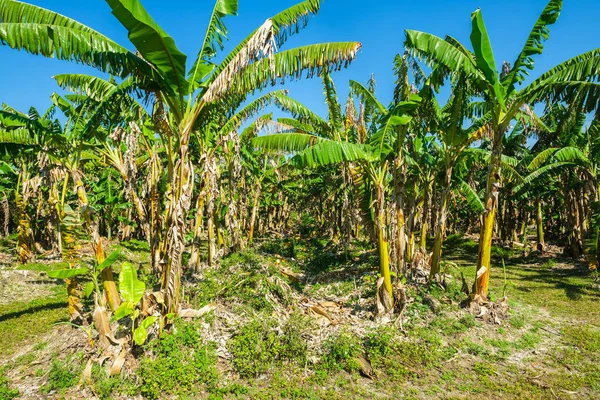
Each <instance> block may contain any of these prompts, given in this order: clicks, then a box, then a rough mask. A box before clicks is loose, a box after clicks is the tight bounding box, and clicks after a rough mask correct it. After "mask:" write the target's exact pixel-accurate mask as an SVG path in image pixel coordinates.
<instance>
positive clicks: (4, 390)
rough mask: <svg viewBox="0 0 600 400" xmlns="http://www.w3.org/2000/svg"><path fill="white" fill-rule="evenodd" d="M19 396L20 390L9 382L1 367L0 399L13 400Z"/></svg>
mask: <svg viewBox="0 0 600 400" xmlns="http://www.w3.org/2000/svg"><path fill="white" fill-rule="evenodd" d="M18 396H19V391H18V390H17V389H13V388H11V387H10V385H9V384H8V379H7V378H6V375H5V371H4V369H0V400H12V399H16V398H17V397H18Z"/></svg>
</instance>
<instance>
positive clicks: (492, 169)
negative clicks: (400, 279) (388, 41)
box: [405, 0, 600, 299]
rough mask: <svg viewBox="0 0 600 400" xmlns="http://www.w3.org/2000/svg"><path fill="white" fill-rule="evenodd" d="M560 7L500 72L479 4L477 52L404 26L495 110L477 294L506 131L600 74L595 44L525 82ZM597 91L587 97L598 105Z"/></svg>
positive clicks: (483, 277) (423, 50)
mask: <svg viewBox="0 0 600 400" xmlns="http://www.w3.org/2000/svg"><path fill="white" fill-rule="evenodd" d="M561 9H562V0H551V1H550V2H549V3H548V4H547V6H546V7H545V8H544V10H543V11H542V13H541V15H540V17H539V18H538V20H537V22H536V23H535V25H534V27H533V29H532V31H531V33H530V34H529V37H528V38H527V41H526V42H525V45H524V47H523V50H522V51H521V52H520V53H519V55H518V57H517V59H516V60H515V62H514V64H513V66H512V68H511V67H510V65H509V64H505V65H503V67H502V73H501V74H499V73H498V69H497V67H496V63H495V60H494V53H493V50H492V45H491V42H490V40H489V36H488V34H487V29H486V27H485V24H484V21H483V16H482V13H481V10H479V9H478V10H476V11H475V12H474V13H473V14H472V15H471V22H472V30H471V36H470V39H471V45H472V48H473V52H474V56H472V55H470V53H469V52H467V51H465V49H466V47H465V46H464V45H462V44H461V43H459V42H458V41H456V40H452V41H447V40H444V39H442V38H439V37H437V36H434V35H431V34H428V33H424V32H419V31H414V30H407V31H406V42H405V45H406V48H407V49H409V50H410V51H411V52H413V53H414V55H415V56H417V57H420V58H423V59H426V60H427V61H429V62H432V63H434V64H440V65H443V66H445V67H446V68H449V69H451V70H453V71H460V72H461V73H463V74H465V75H466V76H467V77H469V79H471V80H472V81H473V84H474V85H477V86H478V87H479V88H480V90H481V91H482V93H483V94H484V95H483V97H484V100H485V102H486V103H487V109H488V110H489V111H490V113H491V118H490V126H491V130H492V132H493V140H492V157H491V159H490V163H489V167H488V174H487V185H486V193H485V207H486V208H485V212H484V215H483V224H482V227H481V235H480V240H479V255H478V261H477V267H476V270H477V273H476V283H475V285H474V289H475V290H474V292H475V295H476V296H478V298H480V299H486V298H487V294H488V286H489V276H490V268H491V263H490V257H491V243H492V236H493V227H494V222H495V216H496V210H497V205H498V196H499V191H500V185H501V182H500V169H501V155H502V137H503V136H504V134H505V132H506V131H507V129H508V127H509V125H510V124H511V121H512V120H513V119H514V118H515V116H516V114H517V113H518V112H519V110H520V109H521V108H522V107H523V106H524V105H526V104H527V103H533V102H537V101H541V100H542V99H546V98H547V97H548V95H549V94H550V95H551V96H553V98H556V99H557V98H561V96H564V95H565V94H567V93H569V92H572V91H573V90H577V89H579V90H583V91H586V92H587V93H589V94H593V93H594V91H595V90H596V88H597V85H596V84H595V83H594V82H595V80H596V79H597V77H598V76H599V75H600V50H598V49H596V50H592V51H590V52H587V53H584V54H581V55H579V56H577V57H575V58H573V59H571V60H568V61H565V62H563V63H562V64H559V65H558V66H556V67H554V68H552V69H551V70H549V71H548V72H546V73H544V74H542V75H541V76H540V77H539V78H538V79H535V80H534V81H532V82H531V83H529V84H528V85H526V86H525V87H523V88H520V85H521V84H522V83H524V81H525V79H526V77H527V75H528V70H532V69H533V66H534V60H533V56H535V55H537V54H541V53H542V51H543V48H544V46H543V43H544V41H545V40H546V39H547V38H548V36H549V26H550V25H552V24H554V23H555V22H556V21H557V20H558V17H559V14H560V11H561ZM593 98H594V97H592V98H591V99H590V102H589V103H588V106H589V107H594V106H595V105H597V103H594V102H593V101H592V100H593Z"/></svg>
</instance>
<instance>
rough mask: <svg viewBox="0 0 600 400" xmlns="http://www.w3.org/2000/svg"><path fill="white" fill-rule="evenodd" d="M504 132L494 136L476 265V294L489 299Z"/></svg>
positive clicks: (474, 291)
mask: <svg viewBox="0 0 600 400" xmlns="http://www.w3.org/2000/svg"><path fill="white" fill-rule="evenodd" d="M500 132H502V134H499V133H498V132H496V134H495V137H494V146H493V150H492V157H491V160H490V165H489V167H488V174H487V185H486V189H485V210H484V212H483V216H482V219H483V220H482V224H481V233H480V236H479V254H478V258H477V266H476V279H475V285H474V286H475V287H474V290H473V293H474V295H478V296H479V297H480V298H481V299H484V300H485V299H487V295H488V289H489V283H490V270H491V256H492V238H493V235H494V222H495V217H496V209H497V206H498V195H499V193H500V170H501V166H502V164H501V156H502V147H501V140H502V135H503V133H504V130H503V129H502V130H500Z"/></svg>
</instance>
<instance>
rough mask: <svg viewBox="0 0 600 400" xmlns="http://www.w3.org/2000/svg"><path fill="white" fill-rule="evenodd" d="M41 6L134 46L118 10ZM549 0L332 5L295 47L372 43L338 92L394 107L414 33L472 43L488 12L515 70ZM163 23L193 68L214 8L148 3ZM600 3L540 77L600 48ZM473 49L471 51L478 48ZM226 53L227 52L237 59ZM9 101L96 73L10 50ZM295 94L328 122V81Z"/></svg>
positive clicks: (247, 18) (266, 1)
mask: <svg viewBox="0 0 600 400" xmlns="http://www.w3.org/2000/svg"><path fill="white" fill-rule="evenodd" d="M31 2H32V3H34V4H37V5H39V6H42V7H45V8H49V9H51V10H54V11H57V12H59V13H61V14H65V15H67V16H69V17H71V18H75V19H77V20H78V21H80V22H82V23H84V24H87V25H89V26H91V27H92V28H94V29H96V30H98V31H100V32H102V33H103V34H105V35H107V36H109V37H110V38H112V39H113V40H115V41H117V42H119V43H121V44H123V45H126V46H127V47H130V48H131V46H129V44H128V43H129V42H128V40H127V33H126V31H125V29H124V28H123V27H122V26H121V25H120V24H119V22H118V21H117V20H116V19H115V18H114V17H113V16H112V14H111V13H110V9H109V7H108V5H107V4H106V3H105V2H104V1H100V0H88V1H81V0H33V1H31ZM295 3H297V1H294V0H254V1H252V0H240V7H239V15H238V16H237V17H228V18H227V19H226V23H227V26H228V28H229V31H230V41H229V43H228V45H227V48H231V47H233V46H234V45H235V44H236V43H237V42H238V41H239V40H241V39H242V38H244V37H245V36H247V35H248V34H249V33H250V32H251V31H252V30H253V29H254V28H256V27H257V26H259V25H260V24H261V23H262V22H263V21H264V20H265V19H266V18H268V17H269V16H271V15H273V14H275V13H276V12H278V11H280V10H282V9H285V8H287V7H289V6H291V5H293V4H295ZM546 3H547V1H546V0H505V1H499V0H477V1H474V0H427V1H425V0H423V1H408V0H380V1H364V0H326V1H324V3H323V5H322V8H321V11H320V12H319V14H318V15H317V16H316V17H314V18H312V19H311V21H310V23H309V25H308V27H307V28H305V29H304V30H303V31H301V32H300V34H299V35H296V36H294V37H292V38H291V40H289V41H288V42H287V43H286V45H285V48H291V47H293V46H299V45H305V44H310V43H320V42H328V41H360V42H362V44H363V48H362V50H361V51H360V52H359V54H358V56H357V58H356V60H355V61H354V63H353V64H352V65H351V66H350V67H349V68H348V69H347V70H342V71H340V72H337V73H335V75H334V80H335V82H336V85H337V88H338V93H339V94H340V97H341V98H342V99H345V97H346V96H347V93H348V90H347V86H348V85H347V82H348V80H349V79H355V80H358V81H361V82H365V81H366V80H367V79H368V78H369V76H370V75H371V73H375V76H376V79H377V82H378V92H377V94H378V97H379V98H380V99H381V100H383V102H384V103H385V104H387V103H388V102H389V101H390V100H391V95H392V90H393V76H392V60H393V58H394V56H395V54H397V53H399V52H402V43H403V40H404V29H416V30H421V31H425V32H429V33H433V34H436V35H438V36H444V35H446V34H450V35H452V36H454V37H456V38H457V39H459V40H460V41H462V42H463V43H465V44H467V45H468V44H469V33H470V13H471V12H472V11H474V10H475V9H477V8H478V7H481V9H482V12H483V16H484V19H485V22H486V25H487V28H488V32H489V35H490V37H491V41H492V46H493V49H494V53H495V55H496V63H497V64H498V66H499V67H500V66H501V63H502V61H503V60H507V61H509V62H511V63H512V62H513V61H514V59H515V57H516V56H517V54H518V53H519V51H520V50H521V48H522V46H523V43H524V41H525V39H526V37H527V35H528V34H529V32H530V30H531V28H532V26H533V24H534V23H535V21H536V19H537V17H538V16H539V14H540V12H541V11H542V9H543V8H544V6H545V5H546ZM143 4H144V6H145V7H146V8H147V9H148V11H149V12H150V14H151V15H152V16H153V17H154V19H155V20H156V21H157V22H158V23H159V24H160V25H161V26H162V27H163V28H164V29H165V30H166V31H167V32H168V33H169V34H170V35H171V36H173V38H174V39H175V41H176V43H177V45H178V47H179V48H180V49H181V50H182V51H183V52H184V53H186V54H188V57H189V58H188V65H191V63H192V62H193V59H194V58H195V54H196V53H197V51H198V47H199V46H200V44H201V40H202V38H203V35H204V31H205V27H206V22H207V19H208V17H209V14H210V12H211V11H212V5H213V1H212V0H201V1H189V0H188V1H184V0H170V1H164V0H160V1H159V0H143ZM599 18H600V1H598V0H565V1H564V7H563V12H562V14H561V17H560V19H559V21H558V23H557V24H556V25H554V26H553V27H552V28H551V34H550V39H549V40H548V41H547V42H546V48H545V51H544V54H543V55H542V56H541V57H537V58H536V68H535V70H534V71H533V73H532V77H536V76H537V75H539V74H541V73H542V72H544V71H546V70H547V69H549V68H551V67H552V66H554V65H556V64H557V63H559V62H561V61H563V60H566V59H568V58H571V57H573V56H575V55H577V54H580V53H582V52H585V51H588V50H591V49H593V48H597V47H600V34H599V33H598V27H599V26H600V24H599V23H598V19H599ZM469 47H470V46H469ZM227 48H226V50H227ZM0 60H1V61H0V102H5V103H7V104H9V105H11V106H13V107H15V108H17V109H20V110H27V109H28V108H29V107H30V106H35V107H37V108H39V109H40V110H45V109H46V108H47V107H48V106H49V105H50V100H49V96H50V94H51V93H52V92H53V91H58V89H57V86H56V84H55V82H54V81H53V80H52V79H51V78H50V77H51V76H53V75H55V74H59V73H69V72H85V73H90V74H97V72H96V70H94V69H92V68H89V67H84V66H77V65H74V64H72V63H68V62H64V61H57V60H49V59H45V58H43V57H40V56H33V55H29V54H26V53H24V52H17V51H14V50H12V49H10V48H8V47H4V46H0ZM286 87H287V88H288V89H289V90H290V95H291V96H293V97H295V98H296V99H298V100H300V101H301V102H303V103H305V104H306V105H308V106H310V107H312V108H313V109H314V110H316V111H318V112H319V113H321V115H325V114H326V108H325V106H324V103H323V96H322V89H321V85H320V81H319V80H318V79H312V80H301V81H299V82H294V83H290V84H286Z"/></svg>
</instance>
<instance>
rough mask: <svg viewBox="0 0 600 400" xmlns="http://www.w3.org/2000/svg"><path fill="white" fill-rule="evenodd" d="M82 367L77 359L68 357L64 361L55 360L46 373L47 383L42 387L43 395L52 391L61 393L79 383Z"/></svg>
mask: <svg viewBox="0 0 600 400" xmlns="http://www.w3.org/2000/svg"><path fill="white" fill-rule="evenodd" d="M81 371H82V365H81V362H80V360H78V359H77V357H73V356H72V357H68V358H67V359H66V360H64V361H63V360H59V359H55V360H54V361H52V365H51V366H50V371H48V383H47V384H46V385H45V386H44V387H42V391H43V392H45V393H48V392H52V391H59V392H63V391H64V390H66V389H68V388H71V387H73V386H75V385H76V384H77V383H78V382H79V376H80V375H81Z"/></svg>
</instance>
